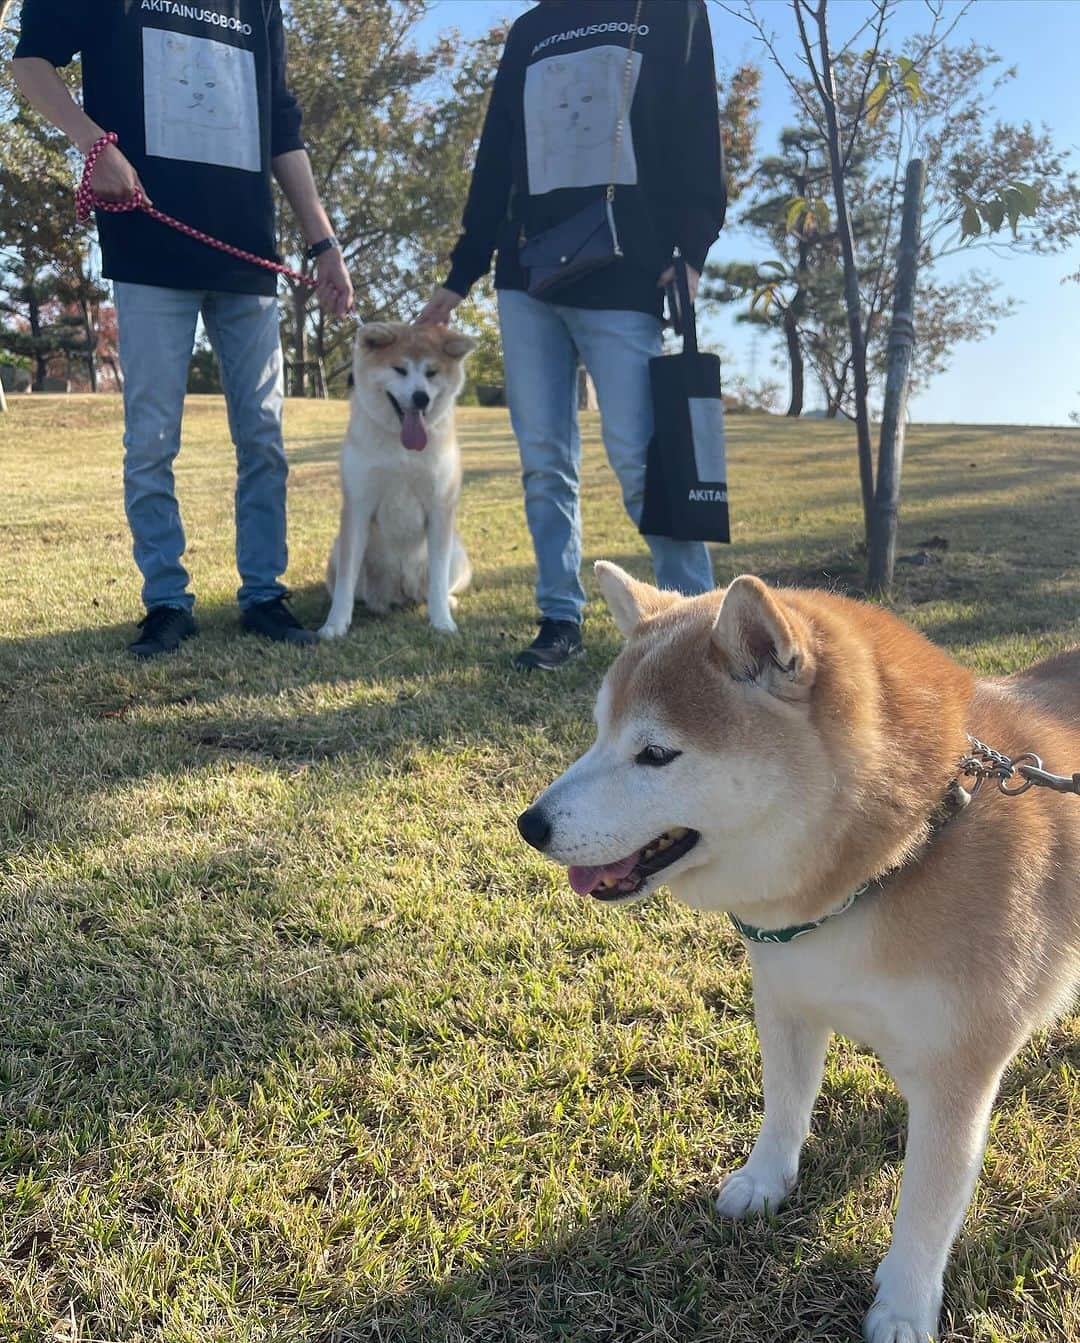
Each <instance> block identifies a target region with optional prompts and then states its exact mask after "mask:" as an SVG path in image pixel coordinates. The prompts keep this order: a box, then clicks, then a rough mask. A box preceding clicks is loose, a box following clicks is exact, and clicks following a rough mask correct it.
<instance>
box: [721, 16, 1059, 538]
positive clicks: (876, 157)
mask: <svg viewBox="0 0 1080 1343" xmlns="http://www.w3.org/2000/svg"><path fill="white" fill-rule="evenodd" d="M852 8H853V7H849V8H848V9H846V10H845V11H844V12H845V17H847V16H849V15H851V13H852ZM896 8H897V0H869V3H868V4H867V5H866V7H865V9H863V10H862V11H860V15H859V17H860V18H861V19H862V20H863V21H862V23H861V24H857V25H856V27H857V31H856V33H855V36H854V37H853V38H852V39H851V40H850V41H849V42H848V43H847V44H846V45H845V46H843V47H841V48H839V49H838V50H834V49H833V47H832V45H831V40H830V33H829V10H828V0H816V3H811V0H792V14H793V18H794V21H795V36H796V41H797V47H798V50H799V54H800V58H801V64H797V63H795V62H793V61H788V60H787V59H786V58H784V57H783V56H781V54H780V51H779V48H778V45H777V41H776V39H775V37H774V36H773V35H772V34H771V32H769V31H768V30H767V28H766V27H765V25H764V22H763V20H762V18H761V17H760V15H759V13H758V12H757V10H756V9H755V6H754V4H753V0H744V3H743V4H742V6H741V7H740V8H739V9H737V10H736V11H735V12H736V13H738V14H739V15H740V16H741V17H743V18H745V19H746V20H747V21H748V22H749V23H750V24H751V25H752V26H753V28H754V30H755V32H756V33H757V35H758V37H759V39H760V40H761V41H762V43H763V44H764V46H765V48H766V50H767V52H768V53H769V56H770V58H771V59H772V60H773V61H774V62H775V64H776V65H777V67H778V68H779V69H780V70H781V72H782V73H783V74H784V77H785V79H786V80H787V82H788V85H789V88H790V89H791V92H792V96H793V100H794V104H795V108H796V112H797V116H798V127H797V133H798V135H800V136H806V137H808V138H809V140H810V141H816V147H815V148H814V150H813V154H812V156H811V157H808V160H807V166H808V168H812V169H813V173H812V174H808V176H811V177H812V180H810V181H809V183H808V191H807V192H805V193H801V199H800V194H796V193H793V194H792V196H791V197H790V198H789V200H788V201H787V202H785V203H784V206H785V211H786V213H785V218H784V228H785V232H792V231H793V230H798V229H800V228H801V225H802V220H803V217H804V215H805V211H806V210H807V209H811V210H814V209H815V207H816V206H817V204H818V202H820V201H821V200H822V199H824V198H825V197H826V195H827V196H828V201H829V204H830V205H831V214H832V217H833V220H834V221H835V222H834V223H832V225H831V227H830V228H828V229H825V230H822V231H819V236H818V238H817V239H816V243H817V244H818V245H819V246H820V247H821V249H822V251H820V252H818V253H817V255H816V256H815V255H814V253H813V252H811V253H810V254H808V256H807V258H806V260H807V262H808V263H809V264H808V266H805V267H800V266H799V265H798V264H797V258H796V259H795V260H796V264H794V265H793V264H792V254H793V250H794V244H793V243H790V242H789V243H788V244H787V250H786V251H785V252H782V253H781V255H780V256H778V257H777V259H776V262H775V264H774V265H773V266H772V267H771V268H767V269H763V268H761V267H758V268H757V274H756V276H752V275H747V274H744V275H743V276H742V280H743V281H744V283H745V288H743V293H744V294H747V295H748V296H749V297H750V298H751V300H753V299H754V298H755V297H757V298H758V304H761V303H762V302H763V301H764V295H765V294H769V295H771V296H772V299H773V301H774V302H776V304H777V311H778V313H782V312H783V311H784V310H785V309H786V308H790V306H791V304H792V302H793V301H794V298H795V296H796V294H798V293H799V291H800V289H801V290H802V295H801V297H802V300H803V312H801V313H798V314H793V317H794V316H797V320H796V321H794V322H793V323H791V324H792V325H794V327H795V329H796V334H797V335H798V337H799V345H800V350H801V351H802V352H804V353H806V354H807V356H808V358H810V359H812V361H813V362H814V363H815V365H816V367H817V369H818V372H819V376H820V375H821V374H822V373H823V374H824V375H825V377H826V378H827V380H828V382H827V385H828V387H829V390H830V391H831V400H832V402H833V403H834V404H836V405H838V406H840V407H842V408H843V409H844V411H845V413H849V414H850V415H852V417H853V418H854V420H855V422H856V435H857V444H858V453H859V469H860V482H861V487H862V495H863V505H864V514H865V518H866V523H867V527H869V518H870V507H871V503H872V500H873V493H874V470H873V462H872V458H871V453H870V441H869V396H870V388H871V381H872V379H873V380H878V379H880V375H881V373H882V371H883V367H884V360H885V347H886V342H887V330H886V321H885V315H886V314H887V313H888V311H889V310H890V308H891V306H892V300H893V292H894V287H895V266H894V260H893V258H894V250H895V246H896V242H897V238H898V233H899V221H900V211H901V200H902V192H903V178H904V172H905V167H906V164H907V162H908V160H909V159H910V158H911V157H915V156H918V157H921V158H922V159H924V160H925V164H926V171H927V189H926V198H925V208H924V213H923V225H922V233H921V238H920V246H919V284H918V290H917V300H916V317H917V327H918V344H917V348H916V365H915V376H916V377H917V378H922V379H924V380H925V378H926V377H928V376H930V375H931V374H932V373H933V372H936V371H938V370H940V369H941V368H942V367H944V366H945V363H946V362H947V358H948V355H949V352H950V351H951V349H952V348H953V346H954V345H955V344H956V342H957V341H958V340H961V339H980V338H981V337H982V336H984V335H986V334H988V332H989V331H991V330H992V329H993V327H994V324H995V323H996V321H997V320H998V319H1000V318H1001V317H1002V316H1004V315H1005V314H1006V313H1007V312H1008V311H1009V310H1010V308H1011V303H1010V301H1008V300H1003V299H1001V298H1000V297H998V296H996V295H995V290H996V289H997V284H996V282H994V281H990V280H989V279H988V277H986V276H985V275H983V274H982V273H981V272H979V271H976V270H972V271H970V272H968V274H967V275H966V276H965V277H963V278H962V279H961V280H960V281H956V280H954V279H952V280H950V281H949V283H948V284H945V283H944V282H943V281H942V279H941V276H940V273H939V272H936V271H935V266H936V264H937V263H939V262H940V261H941V260H942V259H944V258H945V257H947V256H950V255H952V254H954V253H956V252H957V251H960V250H961V249H972V248H976V247H985V248H989V249H992V251H993V252H994V254H996V255H1007V254H1008V253H1009V252H1012V251H1018V250H1026V251H1034V252H1050V251H1057V250H1060V249H1061V248H1062V247H1064V246H1066V245H1067V244H1068V242H1069V241H1070V240H1071V239H1072V238H1074V237H1076V236H1077V234H1078V233H1080V182H1078V180H1077V177H1076V174H1075V173H1074V172H1073V171H1072V170H1071V168H1070V166H1069V163H1068V155H1067V153H1066V152H1061V151H1058V150H1057V149H1056V148H1055V146H1054V143H1053V139H1052V136H1051V134H1050V132H1049V131H1048V130H1046V129H1045V128H1044V129H1042V130H1040V131H1036V130H1034V129H1033V128H1032V127H1031V125H1030V124H1027V123H1021V124H1007V123H1002V122H1001V121H999V120H997V119H996V118H995V117H994V114H993V95H994V92H995V91H996V90H997V89H998V88H999V87H1000V86H1001V84H1002V83H1004V82H1005V81H1006V80H1008V79H1010V78H1012V77H1014V74H1015V72H1014V71H1009V70H1006V71H1001V70H999V68H998V67H999V65H1000V62H999V59H998V57H997V56H996V55H995V53H994V52H993V51H991V50H990V49H989V48H987V47H985V46H983V45H980V44H978V43H974V42H970V43H967V44H963V45H954V44H951V43H950V40H949V39H950V38H951V35H952V33H953V31H954V29H955V27H956V23H957V22H959V20H960V19H961V18H962V16H963V14H964V13H965V12H966V6H965V7H964V8H963V9H961V10H960V11H958V13H957V14H956V18H955V19H954V20H953V22H951V23H948V24H946V23H945V21H944V17H943V15H944V7H943V5H942V4H941V3H940V0H938V2H937V3H935V4H934V5H932V6H931V14H932V16H933V17H932V21H931V25H930V28H929V30H928V31H927V32H926V33H924V34H922V35H920V36H917V37H915V38H913V39H911V40H910V41H909V42H907V43H906V44H904V46H903V48H902V49H901V50H899V51H897V50H893V49H892V48H891V47H890V44H889V42H888V27H889V20H890V18H891V17H892V15H893V14H894V13H895V11H896ZM770 12H772V11H770ZM865 34H869V38H868V46H867V49H866V50H864V51H862V52H858V51H855V50H854V49H853V48H854V45H855V43H856V42H857V41H859V40H861V39H863V38H864V35H865ZM803 68H805V69H806V70H807V71H808V75H806V74H803ZM916 151H917V154H916ZM822 174H825V178H824V182H825V185H822V181H821V175H822ZM1028 181H1037V182H1038V183H1039V188H1038V191H1037V192H1035V191H1033V190H1032V189H1031V188H1030V187H1029V186H1027V185H1026V182H1028ZM754 201H755V202H757V203H762V204H763V203H764V196H755V197H754ZM815 221H816V211H815ZM1006 225H1007V226H1008V227H1006ZM774 227H775V222H774ZM830 248H831V249H832V250H833V255H834V260H833V262H832V264H831V265H826V264H824V262H825V260H826V259H827V256H828V249H830ZM816 263H821V264H816ZM720 278H721V280H723V279H724V277H722V276H721V277H720ZM727 278H728V280H729V281H730V279H731V277H730V276H729V277H727ZM808 281H812V283H809V284H808V283H807V282H808ZM730 287H731V286H730V284H729V289H730ZM815 290H817V291H823V297H824V299H825V300H827V301H816V302H812V301H811V300H812V299H814V300H817V299H818V294H817V293H815ZM837 293H839V297H840V300H841V302H842V305H843V306H842V311H843V314H844V322H843V324H842V326H840V327H838V326H837V324H836V323H835V320H834V319H835V303H834V299H835V296H836V294H837ZM759 295H760V297H759ZM755 306H757V305H755ZM830 314H831V318H830V316H829V315H830ZM765 315H766V316H769V315H770V314H769V313H768V312H766V314H765ZM772 320H773V321H774V322H775V321H777V320H778V318H777V317H775V316H774V317H773V318H772Z"/></svg>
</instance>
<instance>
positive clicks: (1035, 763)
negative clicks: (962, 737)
mask: <svg viewBox="0 0 1080 1343" xmlns="http://www.w3.org/2000/svg"><path fill="white" fill-rule="evenodd" d="M967 739H968V742H969V743H970V745H971V753H970V754H969V755H966V756H965V757H964V758H963V760H961V761H960V765H959V770H960V773H961V774H962V775H963V776H964V777H965V778H967V779H974V781H975V782H974V783H973V784H972V786H971V796H972V797H974V796H975V795H976V794H977V793H978V791H979V789H980V788H981V787H982V786H983V784H984V783H985V782H986V780H987V779H994V780H996V782H997V786H998V792H1000V793H1004V794H1005V796H1006V797H1019V796H1020V794H1021V793H1026V792H1027V790H1028V789H1029V788H1035V787H1039V788H1052V789H1053V790H1054V792H1056V793H1076V794H1078V795H1080V772H1078V773H1076V774H1073V775H1072V776H1071V777H1070V776H1069V775H1067V774H1051V773H1050V771H1049V770H1047V769H1044V768H1043V762H1042V757H1041V756H1037V755H1036V754H1035V752H1034V751H1025V752H1024V753H1023V755H1018V756H1017V757H1016V758H1015V759H1010V758H1009V757H1008V756H1007V755H1004V754H1003V753H1002V752H1001V751H995V750H994V748H993V747H992V746H987V744H986V742H984V741H980V740H979V739H978V737H973V736H972V735H971V733H970V732H969V733H967ZM1018 777H1019V779H1020V780H1021V782H1020V783H1019V785H1018V786H1016V787H1010V786H1009V785H1010V784H1011V783H1013V781H1014V780H1016V779H1017V778H1018Z"/></svg>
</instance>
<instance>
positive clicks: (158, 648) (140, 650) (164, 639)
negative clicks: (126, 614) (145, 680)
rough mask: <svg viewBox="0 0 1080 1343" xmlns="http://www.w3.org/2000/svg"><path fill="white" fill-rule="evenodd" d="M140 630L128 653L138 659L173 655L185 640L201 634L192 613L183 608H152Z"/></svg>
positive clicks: (140, 622) (141, 622)
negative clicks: (164, 654) (165, 654)
mask: <svg viewBox="0 0 1080 1343" xmlns="http://www.w3.org/2000/svg"><path fill="white" fill-rule="evenodd" d="M139 629H140V630H141V631H142V633H141V634H140V635H139V637H138V638H137V639H136V640H135V642H134V643H132V644H128V652H129V653H130V654H131V656H132V657H136V658H156V657H160V656H161V655H162V653H171V652H172V651H173V649H175V648H179V647H180V645H181V644H182V643H183V642H184V640H185V639H190V638H191V637H192V635H195V634H198V632H199V627H198V625H196V624H195V619H194V617H193V616H192V614H191V612H190V611H185V610H184V609H183V607H181V606H151V608H150V610H149V611H147V613H146V615H145V616H143V618H142V620H140V621H139Z"/></svg>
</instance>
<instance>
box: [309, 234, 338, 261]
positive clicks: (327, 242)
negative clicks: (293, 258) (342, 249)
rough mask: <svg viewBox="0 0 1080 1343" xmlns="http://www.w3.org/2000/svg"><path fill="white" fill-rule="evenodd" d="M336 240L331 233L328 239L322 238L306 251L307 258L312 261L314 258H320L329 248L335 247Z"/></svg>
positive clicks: (336, 244)
mask: <svg viewBox="0 0 1080 1343" xmlns="http://www.w3.org/2000/svg"><path fill="white" fill-rule="evenodd" d="M337 246H338V240H337V239H336V238H335V237H334V235H333V234H332V233H331V234H330V236H329V237H328V238H323V239H322V240H321V241H320V242H316V243H312V244H311V246H310V247H309V248H308V249H307V258H308V260H309V261H314V260H315V258H316V257H319V256H322V254H323V253H324V252H329V250H330V249H331V247H337Z"/></svg>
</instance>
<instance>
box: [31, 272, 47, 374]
mask: <svg viewBox="0 0 1080 1343" xmlns="http://www.w3.org/2000/svg"><path fill="white" fill-rule="evenodd" d="M36 280H37V276H35V275H30V276H29V277H28V278H27V281H26V302H27V308H28V316H29V319H30V335H31V337H32V338H33V343H34V391H35V392H40V391H41V390H42V389H43V388H44V386H45V379H46V378H47V377H48V376H49V364H48V360H47V359H46V356H45V351H44V350H43V349H42V348H41V307H40V305H39V304H38V298H37V291H36V290H35V288H34V285H35V283H36Z"/></svg>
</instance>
